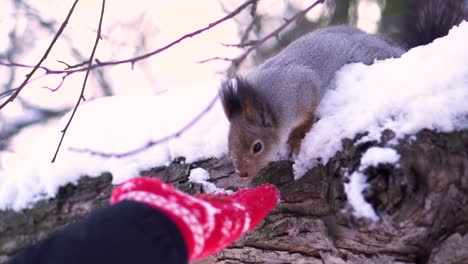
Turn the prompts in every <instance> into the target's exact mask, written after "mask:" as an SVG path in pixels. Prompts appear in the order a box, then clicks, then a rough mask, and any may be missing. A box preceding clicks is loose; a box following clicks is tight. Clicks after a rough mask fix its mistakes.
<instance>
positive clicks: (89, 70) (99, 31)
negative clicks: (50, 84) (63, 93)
mask: <svg viewBox="0 0 468 264" xmlns="http://www.w3.org/2000/svg"><path fill="white" fill-rule="evenodd" d="M105 7H106V0H102V9H101V17H100V18H99V25H98V30H97V34H96V41H95V42H94V47H93V50H92V51H91V55H90V56H89V60H88V61H89V63H88V67H87V68H88V70H87V71H86V75H85V78H84V81H83V87H82V88H81V93H80V96H79V97H78V100H77V102H76V105H75V108H73V112H72V114H71V116H70V119H68V122H67V124H66V125H65V128H64V129H63V130H62V131H61V132H62V137H61V138H60V142H59V144H58V146H57V150H56V151H55V154H54V157H53V158H52V163H53V162H55V159H56V158H57V155H58V152H59V150H60V146H61V145H62V142H63V139H64V137H65V134H66V133H67V130H68V128H69V127H70V124H71V122H72V120H73V117H74V116H75V113H76V110H78V106H79V105H80V103H81V101H82V100H85V98H84V91H85V88H86V82H87V81H88V76H89V73H90V72H91V65H92V62H93V59H94V54H95V53H96V49H97V45H98V43H99V40H100V39H101V28H102V20H103V19H104V9H105Z"/></svg>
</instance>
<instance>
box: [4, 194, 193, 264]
mask: <svg viewBox="0 0 468 264" xmlns="http://www.w3.org/2000/svg"><path fill="white" fill-rule="evenodd" d="M9 263H12V264H20V263H35V264H36V263H37V264H41V263H47V264H55V263H57V264H58V263H60V264H64V263H66V264H75V263H80V264H82V263H99V264H105V263H112V264H118V263H122V264H124V263H139V264H146V263H151V264H158V263H160V264H173V263H174V264H179V263H180V264H182V263H183V264H185V263H188V253H187V247H186V245H185V242H184V240H183V237H182V233H181V232H180V231H179V229H178V228H177V226H176V225H175V223H174V222H173V221H172V220H171V219H170V218H168V217H167V216H166V215H165V214H164V213H162V212H160V211H157V210H155V209H153V208H151V207H149V206H146V205H144V204H141V203H136V202H121V203H118V204H116V205H114V206H110V207H106V208H101V209H98V210H96V211H94V212H92V213H91V214H90V215H89V216H88V217H86V218H84V219H82V220H81V221H79V222H77V223H75V224H72V225H69V226H67V227H65V228H64V229H63V230H61V231H58V232H56V233H54V234H53V235H52V236H50V237H48V238H47V239H45V240H43V241H41V242H39V243H38V244H36V245H33V246H31V247H29V248H26V249H23V250H22V251H20V252H19V253H18V254H17V255H16V256H15V257H13V259H12V260H11V261H10V262H9Z"/></svg>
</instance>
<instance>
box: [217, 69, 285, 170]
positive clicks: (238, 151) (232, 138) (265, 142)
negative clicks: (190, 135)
mask: <svg viewBox="0 0 468 264" xmlns="http://www.w3.org/2000/svg"><path fill="white" fill-rule="evenodd" d="M220 97H221V102H222V105H223V108H224V112H225V114H226V117H227V118H228V120H229V123H230V128H229V137H228V147H229V154H230V156H231V159H232V162H233V163H234V166H235V167H236V170H237V172H238V173H239V176H241V177H247V176H254V175H256V174H257V173H258V171H259V170H261V169H262V168H263V167H265V166H266V165H267V164H268V163H269V162H270V161H272V160H273V159H274V158H275V156H276V154H277V153H278V152H279V149H280V145H279V144H280V143H279V138H278V131H277V119H276V117H275V115H274V114H273V112H272V111H271V109H272V108H271V107H270V105H269V104H268V102H267V101H266V100H263V98H262V96H261V94H260V93H259V92H258V91H256V90H254V89H253V88H252V86H251V85H250V84H249V83H248V82H247V81H245V80H243V79H241V78H239V77H236V78H235V79H231V80H228V81H226V82H224V83H223V84H222V86H221V90H220Z"/></svg>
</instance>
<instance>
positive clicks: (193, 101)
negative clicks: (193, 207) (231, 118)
mask: <svg viewBox="0 0 468 264" xmlns="http://www.w3.org/2000/svg"><path fill="white" fill-rule="evenodd" d="M209 87H211V88H212V89H208V88H209ZM216 88H217V85H216V84H211V85H209V84H206V85H199V86H197V85H194V86H193V87H190V89H173V90H170V91H167V92H165V93H162V94H160V95H157V96H145V97H143V96H134V97H128V96H125V97H124V96H122V97H119V96H116V97H106V98H102V99H98V100H95V101H92V102H89V103H85V104H83V105H82V106H81V107H80V108H79V109H78V112H77V114H76V116H75V119H74V120H73V122H72V124H71V126H70V129H69V131H68V132H67V135H66V136H65V141H64V143H63V144H62V147H61V150H60V152H59V156H58V159H57V161H56V162H55V163H50V161H51V159H52V157H53V153H54V151H55V148H56V146H57V144H58V141H59V138H60V131H61V130H62V129H63V127H64V126H65V123H66V122H67V121H68V117H69V114H67V115H66V116H64V118H63V119H62V121H61V122H59V124H58V125H56V126H54V127H52V128H50V129H48V130H47V131H46V132H44V135H37V139H39V140H37V142H38V143H37V144H36V145H35V146H31V147H30V148H28V149H26V150H23V153H20V152H18V153H15V154H14V156H16V158H17V159H18V161H17V163H18V164H19V166H17V167H13V168H5V172H4V174H5V175H6V176H4V177H2V178H3V179H2V180H1V181H0V208H13V209H21V208H24V207H27V206H30V205H31V202H34V201H36V200H38V199H41V198H45V197H53V196H54V195H55V193H56V192H57V190H58V188H59V187H60V186H61V185H64V184H66V183H68V182H72V183H75V182H77V180H78V179H79V177H80V176H82V175H89V176H91V177H94V176H99V175H100V174H101V173H103V172H110V173H112V175H113V183H114V184H118V183H121V182H123V181H125V180H127V179H129V178H132V177H135V176H138V173H139V172H140V171H142V170H145V169H149V168H152V167H157V166H163V165H165V164H167V163H168V162H170V161H172V160H173V159H174V158H176V157H181V156H183V157H185V158H186V161H187V162H193V161H196V160H201V159H206V158H211V157H221V156H223V155H226V153H227V136H226V135H227V131H228V125H229V123H228V121H227V120H226V118H225V117H224V113H223V111H222V107H221V104H220V102H219V101H216V104H215V105H214V106H213V107H212V109H211V110H210V111H209V112H207V114H206V115H204V116H203V117H202V118H201V119H200V120H199V122H197V123H195V125H194V126H193V127H191V128H190V129H188V130H186V131H185V132H184V133H182V134H181V135H180V136H178V137H175V138H172V139H170V140H168V141H165V142H162V143H161V144H157V145H156V146H154V147H151V148H148V149H146V150H144V151H142V152H140V153H137V154H135V155H130V156H126V157H123V158H117V157H112V158H108V157H102V156H99V155H92V154H89V153H78V152H75V151H73V150H72V149H71V148H75V149H76V148H77V149H89V150H93V151H96V152H103V153H108V154H120V153H125V152H128V151H132V150H134V149H137V148H140V147H142V146H144V145H145V144H146V143H147V142H149V141H150V140H158V139H160V138H163V137H165V136H167V135H171V134H173V133H175V132H177V131H178V130H180V128H182V127H184V126H185V125H186V124H187V123H189V122H190V121H192V120H193V118H194V117H195V116H196V115H197V114H199V113H201V112H202V111H203V110H204V109H205V108H206V107H207V105H208V104H209V103H210V101H212V100H213V98H215V96H216V93H217V89H216Z"/></svg>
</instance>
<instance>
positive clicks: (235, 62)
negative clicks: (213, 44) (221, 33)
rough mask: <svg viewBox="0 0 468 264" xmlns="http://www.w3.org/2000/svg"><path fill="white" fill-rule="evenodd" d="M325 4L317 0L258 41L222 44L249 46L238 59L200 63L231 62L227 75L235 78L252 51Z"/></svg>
mask: <svg viewBox="0 0 468 264" xmlns="http://www.w3.org/2000/svg"><path fill="white" fill-rule="evenodd" d="M323 2H325V0H317V1H315V2H314V3H313V4H311V5H310V6H308V7H307V8H305V9H303V10H302V11H299V12H297V13H296V14H295V15H294V16H293V17H291V18H286V19H284V23H283V24H281V25H280V26H279V27H278V28H276V29H275V30H273V31H272V32H270V34H268V35H266V36H265V37H263V38H261V39H258V40H245V41H244V42H242V41H241V42H240V43H239V44H222V45H224V46H228V47H246V46H249V48H248V49H247V50H246V51H245V52H244V53H242V54H241V55H239V56H238V57H236V58H232V59H229V58H223V57H214V58H209V59H206V60H202V61H200V63H205V62H210V61H215V60H222V61H231V66H230V67H229V69H228V71H227V72H228V74H227V75H228V77H232V76H234V74H235V73H236V72H237V70H238V69H239V66H240V65H241V64H242V63H243V62H244V60H245V59H246V58H247V56H248V55H249V54H250V53H251V52H252V51H254V50H255V49H257V48H258V47H259V46H260V45H262V44H263V43H265V42H266V41H267V40H269V39H271V38H279V34H280V33H281V32H282V31H283V30H284V29H285V28H286V27H288V26H289V25H290V24H291V23H293V22H295V21H299V20H301V19H303V18H304V16H305V15H306V14H307V12H309V11H310V10H312V8H314V7H315V6H317V5H318V4H321V3H323Z"/></svg>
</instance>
